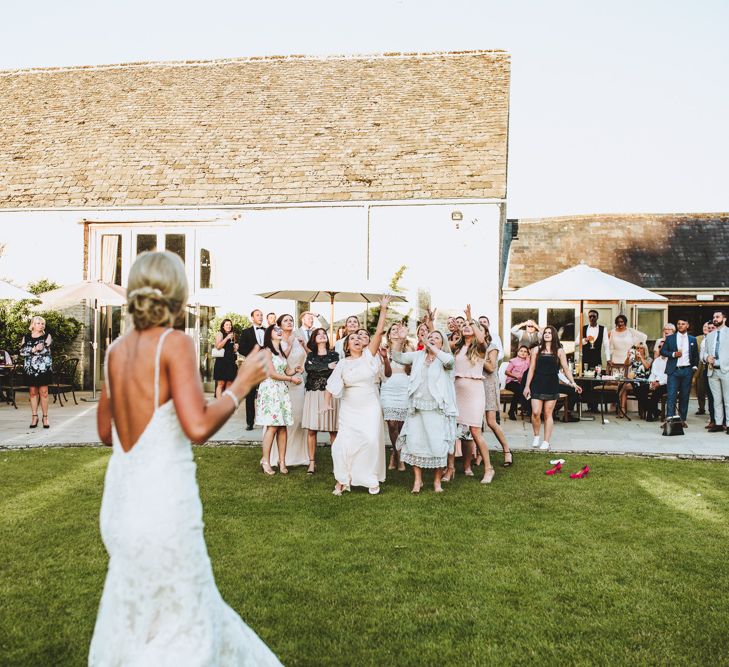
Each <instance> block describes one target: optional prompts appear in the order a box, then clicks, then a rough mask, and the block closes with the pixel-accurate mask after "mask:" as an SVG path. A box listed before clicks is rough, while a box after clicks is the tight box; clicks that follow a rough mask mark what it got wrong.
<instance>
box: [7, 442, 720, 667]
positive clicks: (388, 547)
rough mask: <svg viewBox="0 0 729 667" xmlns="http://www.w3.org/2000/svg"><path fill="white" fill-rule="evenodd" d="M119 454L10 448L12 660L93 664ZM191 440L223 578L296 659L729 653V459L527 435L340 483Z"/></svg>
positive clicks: (487, 660) (642, 660)
mask: <svg viewBox="0 0 729 667" xmlns="http://www.w3.org/2000/svg"><path fill="white" fill-rule="evenodd" d="M108 456H109V451H108V450H105V449H82V448H77V449H61V450H59V449H52V450H45V451H20V452H7V451H4V452H0V544H1V545H2V555H1V561H0V664H2V665H5V664H8V665H34V666H36V665H82V664H85V661H86V651H87V648H88V644H89V640H90V638H91V632H92V629H93V623H94V619H95V615H96V607H97V604H98V600H99V596H100V593H101V587H102V583H103V579H104V575H105V569H106V554H105V551H104V549H103V545H102V544H101V541H100V538H99V532H98V511H99V504H100V500H101V491H102V483H103V474H104V469H105V465H106V461H107V459H108ZM196 456H197V460H198V476H199V477H198V478H199V482H200V486H201V493H202V499H203V505H204V508H205V518H206V537H207V543H208V548H209V550H210V555H211V557H212V561H213V566H214V568H215V574H216V578H217V582H218V586H219V588H220V590H221V592H222V594H223V597H224V598H225V599H226V601H227V602H228V603H229V604H230V605H231V606H232V607H233V608H234V609H235V610H236V611H238V612H239V613H240V614H241V616H242V617H243V618H244V619H245V620H246V622H247V623H248V624H249V625H251V626H252V627H253V628H254V629H255V630H256V631H257V632H258V634H259V635H261V637H262V638H263V639H264V640H265V641H266V642H267V643H268V644H269V646H271V648H272V649H273V650H274V651H275V652H276V653H277V654H278V656H279V657H280V658H281V660H282V662H284V664H286V665H338V664H351V665H488V664H493V665H512V664H520V665H542V664H544V665H555V664H571V665H580V664H584V665H588V664H601V665H604V664H611V665H643V664H652V665H668V664H671V665H696V664H706V665H720V664H729V567H728V563H727V561H728V558H727V554H728V553H729V542H728V540H727V537H728V530H727V527H728V525H729V494H728V492H727V479H728V476H727V466H726V464H722V463H711V462H698V461H662V460H648V459H630V458H608V457H597V456H593V457H588V456H582V457H578V456H572V457H569V458H568V465H567V469H568V470H576V469H578V467H580V466H581V465H583V464H585V463H589V464H590V466H591V467H592V468H593V470H594V473H593V474H592V475H591V476H590V477H588V478H587V479H585V480H571V479H569V478H568V477H567V475H566V474H564V473H563V474H562V475H561V476H558V477H557V478H555V479H551V478H548V477H545V475H544V474H543V471H544V469H545V466H546V462H547V459H549V458H550V456H549V455H545V454H521V455H520V454H517V455H516V457H515V458H516V465H515V466H514V467H513V468H512V469H510V470H508V469H507V470H504V469H503V468H501V467H500V463H501V458H500V456H495V457H494V458H495V461H496V463H498V464H499V465H497V477H496V480H495V481H494V483H493V484H492V485H491V486H490V487H483V486H481V485H480V484H479V483H478V481H477V480H478V478H476V479H473V478H470V479H469V478H464V477H463V476H459V477H458V478H457V479H456V481H455V482H453V483H451V484H450V485H446V492H445V493H444V494H442V495H440V496H436V495H435V494H433V493H432V491H431V488H432V487H430V486H427V487H426V489H425V490H424V491H423V493H421V494H420V496H418V497H413V496H411V495H410V494H409V493H408V490H409V488H410V482H411V479H410V475H409V474H406V473H400V474H395V475H393V476H391V478H390V479H389V480H388V481H387V483H386V484H385V485H384V486H383V492H382V494H381V495H380V496H377V497H370V496H368V495H367V493H366V492H363V491H355V492H353V493H351V494H346V495H345V496H344V497H342V498H336V497H334V496H332V495H331V493H330V491H331V488H332V485H333V483H332V478H331V463H330V460H329V452H328V450H324V451H321V452H320V453H319V456H320V461H321V462H320V472H319V473H318V474H317V475H316V476H314V477H313V478H309V477H307V476H306V475H305V474H304V472H303V470H301V469H292V472H291V474H290V475H289V476H288V477H287V478H286V477H282V476H280V475H276V476H275V477H273V478H268V477H264V476H263V475H262V474H261V473H260V472H259V471H258V469H257V466H256V464H257V461H258V458H259V453H258V451H257V450H251V449H240V448H198V449H197V450H196ZM426 479H427V480H428V481H430V476H428V477H427V478H426Z"/></svg>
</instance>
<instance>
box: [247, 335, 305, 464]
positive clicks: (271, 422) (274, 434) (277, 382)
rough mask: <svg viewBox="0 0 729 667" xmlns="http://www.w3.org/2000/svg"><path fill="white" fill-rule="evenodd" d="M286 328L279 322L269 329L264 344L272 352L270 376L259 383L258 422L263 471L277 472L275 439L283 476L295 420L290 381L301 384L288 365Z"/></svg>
mask: <svg viewBox="0 0 729 667" xmlns="http://www.w3.org/2000/svg"><path fill="white" fill-rule="evenodd" d="M282 337H283V330H282V329H281V327H280V326H278V325H277V324H274V325H272V326H270V327H268V328H267V329H266V333H265V334H264V336H263V347H264V348H265V349H269V350H270V351H271V361H270V366H269V369H268V371H269V375H268V378H266V379H265V380H264V381H263V382H261V384H260V385H259V386H258V393H257V395H256V424H257V425H258V426H263V427H264V428H263V458H261V470H263V472H265V473H266V474H267V475H275V474H276V473H275V471H274V470H273V468H272V467H271V447H272V445H273V440H274V438H275V439H276V446H277V447H278V454H279V466H278V469H279V472H280V473H281V474H282V475H287V474H288V472H289V471H288V468H287V467H286V464H285V463H284V462H285V461H286V427H287V426H291V425H292V424H293V423H294V419H293V415H292V413H291V397H290V396H289V388H288V385H287V384H286V383H287V382H290V383H291V384H300V383H301V377H300V376H299V375H297V374H296V372H295V371H294V372H293V373H289V372H288V370H287V368H288V364H287V362H286V359H285V357H284V356H283V352H282V351H281V339H282Z"/></svg>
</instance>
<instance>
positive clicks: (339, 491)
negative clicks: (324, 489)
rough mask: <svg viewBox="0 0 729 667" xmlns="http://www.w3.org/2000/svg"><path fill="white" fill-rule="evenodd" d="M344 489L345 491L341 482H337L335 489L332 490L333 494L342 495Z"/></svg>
mask: <svg viewBox="0 0 729 667" xmlns="http://www.w3.org/2000/svg"><path fill="white" fill-rule="evenodd" d="M343 491H344V487H343V486H342V485H341V484H340V483H339V482H337V483H336V484H335V485H334V491H332V495H334V496H341V495H342V492H343Z"/></svg>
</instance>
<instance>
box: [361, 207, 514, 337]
mask: <svg viewBox="0 0 729 667" xmlns="http://www.w3.org/2000/svg"><path fill="white" fill-rule="evenodd" d="M454 212H458V213H460V214H461V215H462V217H463V218H462V220H453V219H452V214H453V213H454ZM370 218H371V241H370V245H371V256H372V261H371V267H370V275H371V278H372V281H373V282H375V283H379V284H381V285H386V284H387V283H388V282H389V280H390V279H391V277H392V275H393V274H394V272H395V271H396V270H397V269H398V268H399V267H400V266H401V265H403V264H405V265H406V266H407V267H408V268H407V271H406V272H405V275H404V277H403V281H402V282H403V284H404V285H405V286H406V287H407V288H408V302H409V307H412V308H413V315H414V316H416V317H417V316H418V315H419V313H417V311H416V307H417V290H418V289H423V288H426V289H428V290H429V291H430V296H431V305H432V306H435V307H436V308H438V311H439V313H440V314H443V315H449V314H454V315H459V314H462V313H463V309H464V308H465V305H466V304H467V303H470V304H471V306H472V311H473V316H474V317H478V316H480V315H486V316H487V317H488V318H489V320H490V323H491V328H492V329H493V330H494V331H498V314H499V261H500V240H499V239H500V235H499V229H500V224H501V222H500V209H499V206H498V204H451V203H448V204H438V205H424V206H373V207H372V209H371V213H370ZM400 310H401V311H405V310H406V308H405V306H401V307H400Z"/></svg>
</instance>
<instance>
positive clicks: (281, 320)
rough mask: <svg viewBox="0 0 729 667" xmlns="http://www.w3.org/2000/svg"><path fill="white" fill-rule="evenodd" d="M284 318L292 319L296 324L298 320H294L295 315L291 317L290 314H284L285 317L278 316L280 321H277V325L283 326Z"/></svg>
mask: <svg viewBox="0 0 729 667" xmlns="http://www.w3.org/2000/svg"><path fill="white" fill-rule="evenodd" d="M269 314H270V313H269ZM284 317H290V318H291V320H292V321H293V323H294V324H296V320H295V319H294V316H293V315H289V314H288V313H284V314H283V315H279V316H278V319H277V320H276V324H278V326H281V322H283V318H284Z"/></svg>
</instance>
